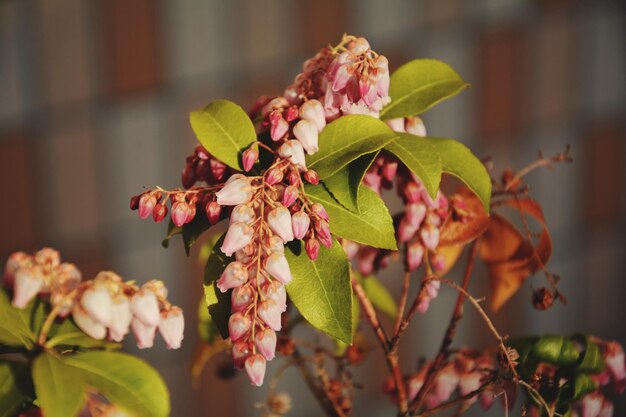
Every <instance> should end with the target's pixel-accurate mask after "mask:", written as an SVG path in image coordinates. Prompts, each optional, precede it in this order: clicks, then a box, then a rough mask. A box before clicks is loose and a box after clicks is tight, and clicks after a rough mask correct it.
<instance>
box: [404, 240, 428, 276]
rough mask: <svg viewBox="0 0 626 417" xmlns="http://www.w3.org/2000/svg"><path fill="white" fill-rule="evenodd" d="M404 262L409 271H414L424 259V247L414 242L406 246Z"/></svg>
mask: <svg viewBox="0 0 626 417" xmlns="http://www.w3.org/2000/svg"><path fill="white" fill-rule="evenodd" d="M406 251H407V252H406V262H407V268H408V269H409V271H415V270H416V269H417V268H419V266H420V265H421V264H422V260H423V258H424V247H423V246H422V244H421V243H420V242H419V241H417V240H414V241H412V242H410V243H409V244H408V245H407V248H406Z"/></svg>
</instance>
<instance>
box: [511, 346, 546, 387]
mask: <svg viewBox="0 0 626 417" xmlns="http://www.w3.org/2000/svg"><path fill="white" fill-rule="evenodd" d="M537 340H539V338H538V337H534V336H533V337H526V338H523V339H517V340H512V341H510V342H509V343H508V345H510V346H511V347H512V348H514V349H515V350H517V353H518V354H519V358H518V359H517V364H518V365H517V370H518V372H519V373H520V375H522V377H524V378H526V379H528V378H530V377H531V376H532V374H533V373H534V372H535V369H537V365H538V364H539V363H538V361H537V359H535V358H533V357H532V355H531V352H532V350H533V346H534V345H535V343H537Z"/></svg>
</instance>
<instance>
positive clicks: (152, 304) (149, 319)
mask: <svg viewBox="0 0 626 417" xmlns="http://www.w3.org/2000/svg"><path fill="white" fill-rule="evenodd" d="M130 309H131V311H132V312H133V314H134V316H135V318H136V319H138V320H139V321H141V322H142V323H143V324H145V325H146V326H151V327H155V328H156V326H158V325H159V321H160V320H161V316H160V314H159V301H158V300H157V296H156V294H155V293H154V292H153V291H150V290H146V289H141V290H139V291H138V292H137V293H135V294H134V295H133V296H132V298H131V299H130Z"/></svg>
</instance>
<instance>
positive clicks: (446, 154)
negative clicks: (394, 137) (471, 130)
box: [426, 138, 491, 212]
mask: <svg viewBox="0 0 626 417" xmlns="http://www.w3.org/2000/svg"><path fill="white" fill-rule="evenodd" d="M426 139H427V140H428V141H429V142H430V143H431V144H432V145H433V146H434V148H435V149H436V150H437V153H438V154H439V157H440V158H441V168H442V170H443V172H445V173H448V174H451V175H454V176H455V177H457V178H459V179H460V180H461V181H463V182H464V183H465V185H467V186H468V188H469V189H470V190H472V191H473V192H474V194H476V195H477V196H478V198H479V199H480V201H481V202H482V203H483V207H484V208H485V210H486V211H487V212H489V202H490V200H491V177H490V176H489V173H488V172H487V169H486V168H485V165H484V164H483V163H482V162H481V161H480V159H478V158H477V157H476V156H475V155H474V154H473V153H472V151H470V150H469V148H468V147H467V146H465V145H463V144H462V143H461V142H458V141H456V140H454V139H444V138H426Z"/></svg>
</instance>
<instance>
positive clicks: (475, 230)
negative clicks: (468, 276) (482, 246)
mask: <svg viewBox="0 0 626 417" xmlns="http://www.w3.org/2000/svg"><path fill="white" fill-rule="evenodd" d="M455 200H456V202H455ZM450 204H451V206H452V214H451V215H450V216H448V218H447V219H446V221H445V223H444V224H443V226H442V228H441V234H440V236H439V246H450V245H464V244H466V243H469V242H471V241H472V240H474V239H476V238H477V237H478V236H480V235H481V234H483V233H484V232H485V230H487V226H489V213H487V212H486V211H485V209H484V207H483V204H482V203H481V201H480V200H479V199H478V197H476V195H475V194H474V193H472V192H471V191H470V190H468V189H467V188H462V189H461V190H460V192H459V193H458V194H456V195H453V196H451V197H450Z"/></svg>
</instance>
